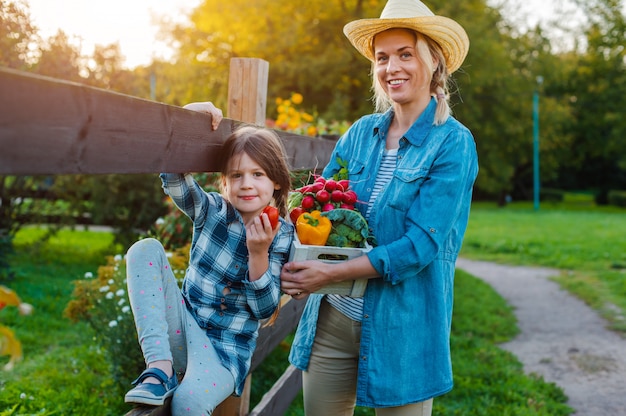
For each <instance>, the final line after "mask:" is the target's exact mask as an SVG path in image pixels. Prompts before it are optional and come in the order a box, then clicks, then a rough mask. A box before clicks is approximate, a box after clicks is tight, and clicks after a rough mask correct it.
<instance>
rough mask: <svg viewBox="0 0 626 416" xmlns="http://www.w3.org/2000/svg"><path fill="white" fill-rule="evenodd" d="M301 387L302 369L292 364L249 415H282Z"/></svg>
mask: <svg viewBox="0 0 626 416" xmlns="http://www.w3.org/2000/svg"><path fill="white" fill-rule="evenodd" d="M301 389H302V371H300V370H298V369H297V368H296V367H294V366H293V365H289V367H288V368H287V370H285V372H284V373H283V375H282V376H281V377H280V378H279V379H278V381H277V382H276V383H274V385H273V386H272V388H271V389H270V390H269V391H268V392H267V393H265V394H264V395H263V398H262V399H261V401H260V402H259V404H257V405H256V406H255V407H254V409H252V411H251V412H250V413H249V416H276V415H283V414H285V412H286V411H287V409H289V406H290V405H291V402H292V401H293V399H294V398H295V397H296V396H297V395H298V393H299V392H300V390H301Z"/></svg>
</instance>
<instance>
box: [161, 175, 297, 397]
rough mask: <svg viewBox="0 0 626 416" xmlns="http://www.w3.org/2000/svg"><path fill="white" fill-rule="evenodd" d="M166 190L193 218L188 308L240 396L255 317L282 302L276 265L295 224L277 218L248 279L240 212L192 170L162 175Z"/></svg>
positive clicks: (282, 257) (285, 255)
mask: <svg viewBox="0 0 626 416" xmlns="http://www.w3.org/2000/svg"><path fill="white" fill-rule="evenodd" d="M161 181H162V183H163V189H164V190H165V193H166V194H167V195H169V196H170V197H171V198H172V200H173V201H174V203H175V204H176V206H177V207H178V208H179V209H180V210H181V211H183V212H184V213H185V214H186V215H187V216H189V218H191V220H192V221H193V238H192V242H191V249H190V253H189V267H188V268H187V272H186V274H185V279H184V281H183V287H182V292H183V296H184V298H185V301H186V304H187V308H188V309H189V310H190V312H191V313H192V315H193V316H194V317H195V319H196V321H197V322H198V324H199V325H200V327H202V328H204V329H205V330H206V333H207V336H208V337H209V339H210V340H211V342H212V344H213V346H214V347H215V349H216V350H217V352H218V354H219V356H220V357H221V359H222V362H223V364H224V366H225V367H226V368H228V369H229V370H230V371H231V372H232V374H233V377H234V378H235V383H236V388H235V394H237V395H241V392H242V389H243V384H244V381H245V377H246V375H247V374H248V371H249V369H250V360H251V358H252V353H253V352H254V348H255V347H256V339H257V335H258V329H259V320H260V319H264V318H268V317H270V316H271V315H272V313H273V312H274V311H275V310H276V308H277V306H278V303H279V301H280V295H281V293H280V270H281V268H282V266H283V264H285V262H286V261H287V259H288V256H289V249H290V247H291V242H292V240H293V235H294V231H293V226H292V225H291V224H288V223H287V222H285V221H284V220H283V219H282V218H281V219H280V227H281V228H280V231H279V232H278V234H277V235H276V237H275V238H274V241H273V242H272V244H271V246H270V248H269V262H270V265H269V268H268V270H267V271H266V272H265V273H264V274H263V276H261V278H260V279H258V280H255V281H253V282H251V281H249V280H248V249H247V247H246V230H245V227H244V224H243V220H242V218H241V215H240V214H239V212H238V211H237V210H236V209H235V208H234V207H233V206H232V205H231V204H230V203H229V202H228V201H226V200H225V199H224V198H223V196H222V195H221V194H219V193H217V192H205V191H204V190H203V189H202V188H201V187H200V185H198V183H197V182H196V181H195V180H194V179H193V177H192V176H191V175H190V174H185V175H181V174H161Z"/></svg>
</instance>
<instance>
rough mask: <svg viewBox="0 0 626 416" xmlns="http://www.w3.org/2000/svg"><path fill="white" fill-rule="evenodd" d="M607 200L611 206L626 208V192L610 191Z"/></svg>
mask: <svg viewBox="0 0 626 416" xmlns="http://www.w3.org/2000/svg"><path fill="white" fill-rule="evenodd" d="M607 198H608V202H609V204H610V205H614V206H616V207H622V208H626V191H616V190H613V191H609V193H608V196H607Z"/></svg>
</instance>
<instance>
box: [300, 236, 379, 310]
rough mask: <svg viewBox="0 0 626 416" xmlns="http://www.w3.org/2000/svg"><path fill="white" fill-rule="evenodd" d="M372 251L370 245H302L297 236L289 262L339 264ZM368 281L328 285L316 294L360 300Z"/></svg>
mask: <svg viewBox="0 0 626 416" xmlns="http://www.w3.org/2000/svg"><path fill="white" fill-rule="evenodd" d="M371 249H372V247H371V246H370V245H369V244H367V245H366V247H365V248H354V247H333V246H312V245H308V244H302V243H300V240H298V236H297V235H296V237H295V238H294V240H293V243H292V245H291V251H290V252H289V261H304V260H321V261H323V262H326V263H338V262H340V261H345V260H350V259H353V258H356V257H359V256H362V255H363V254H365V253H367V252H368V251H370V250H371ZM367 281H368V279H357V280H345V281H342V282H338V283H332V284H329V285H326V286H324V287H323V288H321V289H320V290H318V291H317V292H315V293H322V294H336V295H346V296H351V297H354V298H358V297H362V296H363V294H364V293H365V287H366V286H367Z"/></svg>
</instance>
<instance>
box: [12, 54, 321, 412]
mask: <svg viewBox="0 0 626 416" xmlns="http://www.w3.org/2000/svg"><path fill="white" fill-rule="evenodd" d="M268 71H269V65H268V63H267V62H266V61H263V60H260V59H253V58H236V59H233V60H232V61H231V69H230V76H229V93H228V95H229V97H228V108H227V112H226V117H227V118H225V119H224V120H223V121H222V122H221V123H220V126H219V128H218V129H217V130H215V131H212V130H211V117H210V116H208V115H206V114H200V113H197V112H193V111H189V110H186V109H183V108H181V107H176V106H170V105H166V104H162V103H157V102H152V101H148V100H143V99H139V98H135V97H130V96H127V95H122V94H117V93H114V92H111V91H106V90H102V89H97V88H93V87H88V86H85V85H82V84H77V83H72V82H66V81H60V80H56V79H53V78H48V77H42V76H37V75H33V74H28V73H24V72H19V71H14V70H11V69H7V68H0V175H43V174H45V175H55V174H77V173H82V174H105V173H122V174H123V173H128V174H130V173H159V172H212V171H216V170H217V168H216V167H217V160H216V157H217V152H216V150H217V149H219V147H220V145H221V144H222V143H223V141H224V140H225V139H226V137H227V136H228V135H229V134H230V133H231V132H232V131H233V130H234V129H235V128H236V127H237V126H238V125H240V124H241V123H250V124H257V125H263V124H264V123H265V111H266V102H267V97H266V95H267V79H268ZM210 99H211V97H207V100H210ZM278 134H279V136H280V137H281V139H282V140H283V143H284V145H285V149H286V151H287V155H288V159H289V164H290V167H291V169H293V170H301V169H310V170H312V169H316V168H317V169H319V168H321V167H323V166H325V165H326V163H327V162H328V158H329V155H330V153H331V150H332V148H333V146H334V142H333V141H329V140H324V139H317V138H311V137H306V136H299V135H294V134H290V133H286V132H282V131H278ZM282 303H283V305H282V310H281V313H280V315H279V318H278V320H277V322H276V323H275V324H274V325H273V326H270V327H265V328H262V329H261V331H260V334H259V339H258V345H257V348H256V350H255V353H254V356H253V358H252V368H251V372H250V375H249V376H248V380H247V382H246V389H245V392H244V394H243V395H242V397H240V398H234V397H232V398H230V399H228V400H227V401H225V402H224V403H222V404H221V405H220V406H219V408H218V409H217V410H216V411H215V413H214V415H215V416H243V415H255V416H269V415H272V416H275V415H280V414H283V413H284V412H285V410H286V409H287V408H288V407H289V405H290V403H291V402H292V400H293V398H294V397H295V396H296V395H297V394H298V393H299V391H300V390H301V387H302V381H301V374H300V372H299V370H297V369H295V368H294V367H292V366H289V367H288V368H287V370H286V371H285V373H284V374H283V375H282V376H281V377H280V378H279V380H277V381H276V382H275V384H274V386H273V387H272V388H271V389H270V390H269V391H268V392H266V393H265V395H264V397H263V399H262V400H261V402H260V403H259V404H258V405H257V406H256V407H255V408H254V409H252V410H251V411H250V410H249V406H250V402H249V397H250V377H251V376H252V374H253V372H254V370H255V369H256V368H257V367H258V365H259V364H260V363H262V362H263V360H264V359H265V357H266V356H267V355H268V354H269V353H270V352H271V351H272V350H273V349H274V348H275V347H276V346H277V345H278V344H279V343H280V342H281V341H282V340H283V339H284V338H285V337H286V336H287V335H288V334H289V333H290V332H291V331H293V329H294V328H295V327H296V325H297V323H298V319H299V317H300V315H301V313H302V309H303V308H304V304H305V302H304V301H291V300H290V298H289V297H286V296H284V297H283V299H282ZM140 413H141V414H167V410H165V409H142V410H140V411H137V412H135V414H140Z"/></svg>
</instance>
